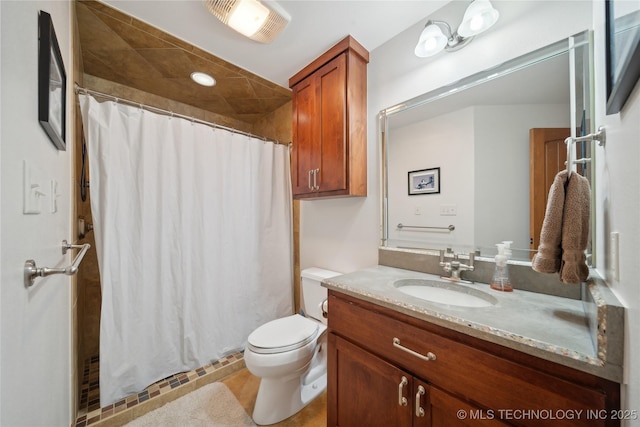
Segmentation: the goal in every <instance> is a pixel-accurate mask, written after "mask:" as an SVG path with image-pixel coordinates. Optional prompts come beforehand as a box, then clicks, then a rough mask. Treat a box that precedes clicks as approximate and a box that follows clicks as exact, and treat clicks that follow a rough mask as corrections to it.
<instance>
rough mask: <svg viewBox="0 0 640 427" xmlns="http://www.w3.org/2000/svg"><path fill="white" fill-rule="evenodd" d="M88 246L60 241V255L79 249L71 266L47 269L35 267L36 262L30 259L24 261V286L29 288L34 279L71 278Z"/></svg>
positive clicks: (86, 244)
mask: <svg viewBox="0 0 640 427" xmlns="http://www.w3.org/2000/svg"><path fill="white" fill-rule="evenodd" d="M90 247H91V245H90V244H88V243H85V244H84V245H71V244H69V243H67V241H66V240H63V241H62V255H65V254H66V253H67V251H68V250H69V249H80V252H78V255H76V257H75V259H74V260H73V262H72V263H71V265H69V266H67V267H62V268H49V267H37V266H36V262H35V261H34V260H32V259H29V260H27V261H25V263H24V286H25V288H29V287H31V286H32V285H33V282H35V280H36V277H46V276H50V275H52V274H66V275H67V276H73V275H74V274H76V273H77V272H78V266H79V265H80V263H81V262H82V258H84V255H85V254H86V253H87V251H88V250H89V248H90Z"/></svg>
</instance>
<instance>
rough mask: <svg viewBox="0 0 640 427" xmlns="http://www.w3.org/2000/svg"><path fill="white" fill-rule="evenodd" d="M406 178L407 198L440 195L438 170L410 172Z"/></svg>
mask: <svg viewBox="0 0 640 427" xmlns="http://www.w3.org/2000/svg"><path fill="white" fill-rule="evenodd" d="M407 176H408V183H407V184H408V192H409V196H417V195H419V194H438V193H440V168H439V167H438V168H431V169H420V170H415V171H410V172H408V174H407Z"/></svg>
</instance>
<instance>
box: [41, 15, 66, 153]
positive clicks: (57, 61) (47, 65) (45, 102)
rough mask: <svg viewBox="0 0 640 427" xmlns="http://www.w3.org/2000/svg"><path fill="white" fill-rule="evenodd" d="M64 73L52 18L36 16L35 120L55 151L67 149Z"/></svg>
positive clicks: (49, 16)
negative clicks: (36, 111)
mask: <svg viewBox="0 0 640 427" xmlns="http://www.w3.org/2000/svg"><path fill="white" fill-rule="evenodd" d="M66 110H67V74H66V72H65V69H64V63H63V62H62V54H61V53H60V46H59V45H58V38H57V37H56V32H55V29H54V28H53V22H52V21H51V15H50V14H48V13H47V12H44V11H42V10H41V11H40V13H39V16H38V120H39V121H40V125H41V126H42V128H43V129H44V130H45V132H46V133H47V135H48V136H49V139H50V140H51V142H52V143H53V145H54V146H55V147H56V148H57V149H58V150H62V151H64V150H66V147H67V144H66V142H65V141H66V138H65V135H66Z"/></svg>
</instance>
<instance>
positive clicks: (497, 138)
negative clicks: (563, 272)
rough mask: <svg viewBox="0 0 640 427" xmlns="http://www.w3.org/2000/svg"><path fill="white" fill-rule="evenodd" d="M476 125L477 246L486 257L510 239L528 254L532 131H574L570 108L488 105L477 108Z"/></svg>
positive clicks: (521, 252) (564, 106) (518, 254)
mask: <svg viewBox="0 0 640 427" xmlns="http://www.w3.org/2000/svg"><path fill="white" fill-rule="evenodd" d="M474 123H475V137H474V139H475V143H476V150H475V155H476V157H475V164H476V173H475V178H474V184H475V189H476V191H475V196H476V198H475V205H476V206H475V221H476V222H475V235H474V238H475V240H474V242H475V245H476V246H477V247H480V248H482V253H483V254H484V253H485V252H486V248H490V251H489V253H495V246H494V245H495V244H496V243H500V242H502V241H505V240H510V241H512V242H513V245H512V248H514V249H515V250H517V249H523V250H527V249H529V238H530V234H531V233H530V229H529V217H530V209H529V205H530V203H529V191H528V190H529V129H531V128H569V127H570V125H571V114H570V110H569V104H566V105H557V104H553V105H483V106H479V107H477V108H476V109H475V122H474ZM523 189H525V190H526V191H523ZM486 224H495V225H496V226H493V227H487V226H486ZM491 251H493V252H491ZM526 254H527V252H524V251H519V252H518V253H517V256H518V257H519V259H528V258H529V257H528V255H526ZM515 255H516V252H515V251H514V256H515Z"/></svg>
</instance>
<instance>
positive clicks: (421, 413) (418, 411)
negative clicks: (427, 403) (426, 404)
mask: <svg viewBox="0 0 640 427" xmlns="http://www.w3.org/2000/svg"><path fill="white" fill-rule="evenodd" d="M426 392H427V391H426V390H425V389H424V387H422V386H418V392H417V393H416V417H424V409H423V408H422V406H420V397H421V396H424V395H425V393H426Z"/></svg>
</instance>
